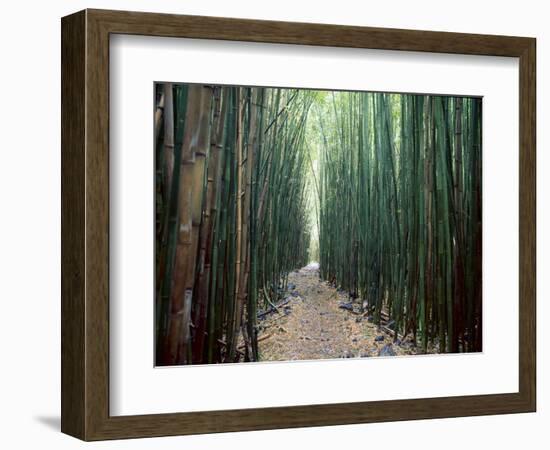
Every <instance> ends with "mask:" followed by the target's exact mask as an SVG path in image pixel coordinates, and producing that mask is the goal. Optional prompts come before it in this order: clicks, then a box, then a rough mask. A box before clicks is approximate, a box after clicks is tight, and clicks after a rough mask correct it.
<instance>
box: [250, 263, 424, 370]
mask: <svg viewBox="0 0 550 450" xmlns="http://www.w3.org/2000/svg"><path fill="white" fill-rule="evenodd" d="M288 286H289V289H288V295H287V296H286V298H285V300H284V301H282V302H280V304H279V305H278V306H277V305H276V306H277V309H276V310H275V311H272V312H271V313H269V314H265V316H264V317H263V318H262V320H260V321H259V330H260V331H259V334H258V340H259V344H258V345H259V353H260V360H261V361H291V360H313V359H334V358H356V357H372V356H401V355H412V354H417V353H420V352H421V349H420V348H418V347H416V346H415V345H414V343H413V342H412V340H411V339H406V340H405V341H404V342H401V341H400V340H397V341H396V342H394V338H393V332H392V331H391V329H390V328H388V327H387V326H384V325H382V326H381V327H379V326H377V325H375V324H374V323H372V318H370V317H367V316H366V315H365V314H362V313H361V312H360V310H359V306H358V305H353V304H352V303H350V300H349V298H348V294H347V292H344V291H340V290H337V289H336V288H335V287H332V286H331V285H330V284H329V283H328V282H326V281H322V280H320V279H319V265H318V264H316V263H312V264H310V265H308V266H306V267H304V268H302V269H300V270H297V271H294V272H292V273H291V274H289V277H288ZM390 327H391V324H390ZM428 351H429V352H430V349H429V350H428ZM431 352H435V349H431Z"/></svg>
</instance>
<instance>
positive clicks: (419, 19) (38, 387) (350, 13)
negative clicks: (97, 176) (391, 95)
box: [0, 0, 550, 450]
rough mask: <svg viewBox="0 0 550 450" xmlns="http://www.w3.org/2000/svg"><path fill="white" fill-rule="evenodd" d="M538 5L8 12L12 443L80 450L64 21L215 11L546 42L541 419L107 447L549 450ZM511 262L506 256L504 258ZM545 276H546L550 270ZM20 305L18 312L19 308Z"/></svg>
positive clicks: (6, 367) (1, 279)
mask: <svg viewBox="0 0 550 450" xmlns="http://www.w3.org/2000/svg"><path fill="white" fill-rule="evenodd" d="M545 3H546V2H542V1H537V0H522V1H521V2H510V1H503V0H501V1H486V2H480V1H479V0H473V1H472V0H461V1H460V2H458V3H447V4H444V3H443V2H441V1H423V0H416V1H407V0H400V1H393V2H389V1H387V2H354V1H352V0H339V1H337V2H328V1H324V0H323V1H321V0H317V1H302V2H298V1H296V0H278V1H277V2H260V1H248V0H232V1H224V0H192V1H185V0H179V1H174V0H157V1H154V2H153V1H142V0H139V1H136V0H134V1H129V0H111V1H107V0H104V1H98V0H88V1H82V0H74V1H60V0H52V1H49V2H38V1H35V2H31V1H26V0H17V1H15V2H5V4H4V5H3V10H2V13H1V15H0V33H1V40H0V43H1V44H0V45H1V47H0V48H1V55H2V57H1V61H2V63H1V69H0V78H1V81H2V82H1V83H0V89H1V91H0V92H1V96H0V158H1V161H0V207H1V209H0V210H1V211H2V219H1V220H0V299H1V301H2V306H3V309H2V310H1V312H0V342H1V347H0V348H1V349H2V353H1V355H2V359H1V367H2V370H1V371H0V423H2V429H1V430H2V431H1V432H0V445H2V447H3V448H8V449H16V448H55V449H60V450H62V449H74V448H81V447H84V445H85V444H83V443H81V442H79V441H77V440H75V439H73V438H70V437H67V436H65V435H62V434H61V433H60V432H59V415H60V407H59V405H60V390H59V383H60V355H59V353H60V352H59V348H60V17H61V16H63V15H66V14H69V13H72V12H74V11H77V10H79V9H82V8H86V7H88V8H89V7H92V8H110V9H132V10H142V11H156V12H170V13H181V14H202V15H217V16H227V17H243V18H255V19H274V20H289V21H304V22H320V23H338V24H349V25H364V26H380V27H393V28H411V29H432V30H442V31H457V32H471V33H489V34H507V35H525V36H534V37H536V38H537V39H538V53H537V57H538V70H537V78H538V99H537V102H538V106H537V116H538V124H539V132H538V148H539V152H538V208H539V209H538V211H539V213H538V230H539V233H538V242H539V245H538V249H539V250H538V268H539V270H538V278H539V280H538V299H539V300H538V379H539V387H538V412H537V413H536V414H522V415H508V416H491V417H477V418H463V419H443V420H429V421H413V422H402V423H387V424H373V425H348V426H339V427H324V428H309V429H294V430H277V431H264V432H249V433H232V434H221V435H209V436H190V437H172V438H156V439H141V440H131V441H119V442H103V443H97V444H92V445H93V446H94V447H96V448H121V449H122V448H128V449H137V448H155V449H159V448H160V449H169V448H182V447H185V448H187V449H195V448H197V449H198V448H219V447H224V448H225V449H234V448H235V449H236V448H239V449H248V448H255V449H257V448H261V449H262V450H267V449H275V448H277V449H278V448H285V447H287V448H300V447H305V448H311V447H315V448H317V449H324V448H327V449H328V448H335V447H336V448H338V447H342V446H344V445H346V446H347V445H349V446H360V447H370V448H389V449H391V448H407V449H411V450H412V449H417V448H422V449H423V450H426V449H431V448H445V449H446V450H452V449H461V450H462V449H464V448H504V449H507V448H510V449H512V448H514V449H515V448H520V447H527V448H529V447H531V448H544V447H546V446H548V444H550V437H549V435H548V432H547V426H548V425H547V424H548V423H549V421H550V412H549V407H550V391H549V389H548V386H547V385H546V384H545V381H546V380H547V379H548V365H549V361H550V354H549V350H548V349H549V347H548V345H547V342H548V340H549V339H550V335H549V332H548V328H545V327H544V323H545V322H547V321H548V320H549V319H550V310H549V308H548V307H547V306H546V305H545V304H544V299H545V297H547V295H548V293H549V289H550V284H549V283H550V282H549V281H548V277H545V272H546V271H547V270H548V264H549V261H548V258H549V256H550V254H549V251H550V248H549V245H550V244H549V241H548V239H547V238H546V235H545V234H544V229H545V228H548V227H549V226H550V223H549V221H550V215H549V213H548V212H547V210H545V208H544V207H543V205H544V204H545V203H548V201H549V200H548V198H549V196H550V181H549V178H547V179H546V180H544V175H546V176H547V177H550V167H549V163H550V159H549V156H548V154H547V153H545V152H544V151H543V149H545V148H547V147H549V146H550V131H549V130H548V127H547V126H546V125H545V124H547V123H548V122H549V120H550V106H549V102H550V88H549V86H548V83H547V81H546V80H547V79H548V78H549V77H550V29H549V28H548V17H550V13H549V11H547V10H546V9H545V7H546V4H545ZM503 255H504V253H503ZM545 269H546V270H545ZM6 308H7V309H6Z"/></svg>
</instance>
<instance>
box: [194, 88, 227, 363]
mask: <svg viewBox="0 0 550 450" xmlns="http://www.w3.org/2000/svg"><path fill="white" fill-rule="evenodd" d="M224 89H226V88H220V87H217V88H215V90H214V117H213V122H212V123H213V127H212V130H211V139H210V156H209V158H208V169H207V184H206V199H205V202H204V207H203V220H202V223H201V228H200V233H199V234H200V244H199V264H200V265H199V269H198V273H197V281H196V288H195V291H196V302H195V311H194V314H193V323H194V325H195V340H194V343H193V362H194V363H199V362H202V360H203V351H204V341H205V333H206V318H207V311H208V304H209V302H210V301H212V300H211V299H209V298H208V292H209V280H210V270H211V260H212V239H213V234H214V218H215V215H216V213H217V212H216V202H215V198H216V193H217V190H218V187H219V185H220V181H221V171H222V168H221V166H220V160H221V158H220V153H221V151H222V142H223V131H224V126H225V117H226V114H225V112H226V109H227V108H226V105H227V101H226V99H225V95H224Z"/></svg>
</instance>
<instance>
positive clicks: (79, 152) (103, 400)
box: [61, 10, 536, 440]
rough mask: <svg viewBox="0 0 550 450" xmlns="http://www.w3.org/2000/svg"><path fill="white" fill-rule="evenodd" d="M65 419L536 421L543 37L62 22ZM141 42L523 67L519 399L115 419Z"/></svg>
mask: <svg viewBox="0 0 550 450" xmlns="http://www.w3.org/2000/svg"><path fill="white" fill-rule="evenodd" d="M61 29H62V346H61V350H62V405H61V406H62V416H61V429H62V431H63V432H64V433H67V434H70V435H72V436H75V437H78V438H80V439H84V440H101V439H117V438H135V437H136V438H137V437H151V436H168V435H184V434H198V433H214V432H227V431H245V430H261V429H276V428H290V427H309V426H324V425H338V424H352V423H367V422H381V421H397V420H411V419H427V418H442V417H458V416H474V415H486V414H504V413H518V412H532V411H535V408H536V329H535V323H536V316H535V312H536V291H535V289H536V266H535V265H536V197H535V195H536V188H535V186H536V177H535V176H536V124H535V110H536V108H535V102H536V99H535V92H536V91H535V74H536V65H535V60H536V55H535V53H536V40H535V39H533V38H525V37H505V36H490V35H474V34H459V33H446V32H433V31H412V30H398V29H382V28H364V27H352V26H337V25H320V24H309V23H287V22H272V21H256V20H243V19H227V18H216V17H198V16H180V15H170V14H154V13H136V12H122V11H104V10H85V11H81V12H78V13H75V14H73V15H70V16H67V17H64V18H63V19H62V27H61ZM117 33H120V34H136V35H145V36H164V37H181V38H201V39H221V40H231V41H249V42H260V43H285V44H302V45H314V46H332V47H350V48H367V49H383V50H402V51H417V52H433V53H454V54H465V55H486V56H507V57H517V58H519V80H520V85H519V93H520V101H519V105H518V106H519V109H518V112H519V127H520V135H519V137H520V138H519V171H520V173H519V180H520V181H519V205H518V206H519V267H518V270H519V302H520V308H519V392H516V393H507V394H492V395H472V396H460V397H443V398H418V399H406V400H389V401H373V402H357V403H342V404H323V405H306V406H288V407H273V408H258V409H243V410H228V411H208V412H206V411H205V412H187V413H171V414H151V415H140V416H110V415H109V206H108V205H109V36H110V35H111V34H117Z"/></svg>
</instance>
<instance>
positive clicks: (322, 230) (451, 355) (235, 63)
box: [61, 10, 536, 440]
mask: <svg viewBox="0 0 550 450" xmlns="http://www.w3.org/2000/svg"><path fill="white" fill-rule="evenodd" d="M61 29H62V180H61V181H62V431H63V432H65V433H67V434H70V435H73V436H76V437H78V438H81V439H83V440H101V439H117V438H132V437H150V436H167V435H183V434H197V433H213V432H227V431H244V430H260V429H274V428H290V427H307V426H321V425H336V424H351V423H368V422H380V421H397V420H411V419H426V418H441V417H458V416H472V415H486V414H503V413H519V412H532V411H535V408H536V332H535V323H536V315H535V314H536V292H535V286H536V283H535V280H536V270H535V260H536V258H535V256H536V254H535V247H536V246H535V244H536V228H535V217H536V206H535V205H536V202H535V198H536V197H535V194H536V192H535V185H536V183H535V174H536V160H535V156H536V151H535V150H536V124H535V101H536V90H535V73H536V69H535V67H536V66H535V60H536V55H535V53H536V41H535V39H534V38H527V37H508V36H490V35H473V34H459V33H446V32H437V31H416V30H414V31H413V30H397V29H380V28H368V27H350V26H339V25H320V24H307V23H287V22H271V21H255V20H242V19H229V18H216V17H198V16H178V15H168V14H155V13H136V12H122V11H104V10H85V11H81V12H78V13H75V14H73V15H70V16H67V17H64V18H63V19H62V26H61Z"/></svg>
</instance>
